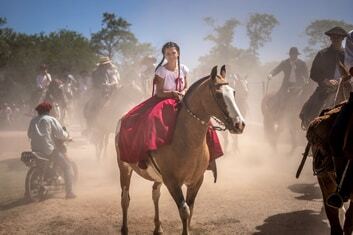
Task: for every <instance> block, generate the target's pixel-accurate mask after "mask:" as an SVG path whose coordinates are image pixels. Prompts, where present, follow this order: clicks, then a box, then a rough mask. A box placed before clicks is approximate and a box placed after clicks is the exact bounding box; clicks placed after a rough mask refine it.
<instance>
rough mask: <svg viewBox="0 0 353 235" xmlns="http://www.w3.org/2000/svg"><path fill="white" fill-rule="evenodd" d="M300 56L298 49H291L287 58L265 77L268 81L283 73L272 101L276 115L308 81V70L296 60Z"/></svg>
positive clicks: (303, 63)
mask: <svg viewBox="0 0 353 235" xmlns="http://www.w3.org/2000/svg"><path fill="white" fill-rule="evenodd" d="M298 55H300V53H299V51H298V48H296V47H291V48H290V50H289V58H288V59H286V60H284V61H282V62H281V63H280V64H279V65H278V66H277V67H276V68H274V69H273V70H272V71H271V72H270V73H269V74H268V76H267V78H268V80H271V79H272V77H274V76H276V75H277V74H278V73H280V72H283V74H284V77H283V81H282V85H281V88H280V89H279V91H278V92H277V94H276V95H275V97H274V99H273V101H274V102H273V104H272V106H273V108H274V109H276V110H275V111H276V112H277V114H278V115H281V113H280V111H281V110H283V108H284V107H285V106H286V105H287V102H286V101H288V99H289V98H292V96H294V95H296V94H298V92H300V91H301V90H302V88H303V87H304V85H305V84H306V82H307V80H308V69H307V66H306V64H305V62H304V61H302V60H301V59H299V58H298Z"/></svg>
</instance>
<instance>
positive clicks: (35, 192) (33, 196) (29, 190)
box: [25, 167, 46, 202]
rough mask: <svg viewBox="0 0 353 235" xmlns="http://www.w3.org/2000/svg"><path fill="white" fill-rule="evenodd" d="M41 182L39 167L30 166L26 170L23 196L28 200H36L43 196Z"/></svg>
mask: <svg viewBox="0 0 353 235" xmlns="http://www.w3.org/2000/svg"><path fill="white" fill-rule="evenodd" d="M42 182H43V171H42V170H41V169H40V168H39V167H32V168H30V169H29V171H28V172H27V176H26V183H25V190H26V191H25V197H26V200H28V201H30V202H38V201H41V200H43V199H44V197H45V194H46V192H45V188H44V186H43V184H42Z"/></svg>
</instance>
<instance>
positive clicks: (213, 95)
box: [181, 82, 230, 131]
mask: <svg viewBox="0 0 353 235" xmlns="http://www.w3.org/2000/svg"><path fill="white" fill-rule="evenodd" d="M224 85H229V83H228V82H222V83H217V84H216V86H217V87H221V86H224ZM208 87H209V91H210V93H211V95H212V97H213V99H214V100H215V101H216V104H217V107H218V108H219V110H221V112H222V114H223V115H224V116H225V119H226V121H229V120H230V118H229V112H228V111H226V110H224V109H223V108H222V107H223V106H222V104H221V102H220V100H219V98H218V97H217V95H216V92H215V89H214V87H213V85H212V83H210V84H209V86H208ZM181 102H182V104H183V105H184V107H185V109H186V112H187V113H188V114H189V115H190V116H191V117H193V118H194V119H196V120H197V121H198V122H199V123H200V124H201V125H203V126H210V127H211V128H212V129H213V130H217V131H226V130H228V129H229V128H227V126H226V125H225V124H224V123H223V122H222V121H221V120H219V119H218V118H216V117H214V116H212V117H211V118H213V119H214V120H215V122H216V123H217V124H218V125H219V126H212V125H210V123H209V121H205V120H202V119H201V118H200V117H199V116H198V115H197V114H195V113H194V112H192V111H191V109H190V108H189V106H188V105H187V103H186V100H184V99H182V101H181Z"/></svg>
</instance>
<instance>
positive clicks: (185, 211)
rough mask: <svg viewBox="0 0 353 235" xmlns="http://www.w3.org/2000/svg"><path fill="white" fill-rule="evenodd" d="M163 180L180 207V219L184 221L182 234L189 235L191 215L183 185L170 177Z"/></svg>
mask: <svg viewBox="0 0 353 235" xmlns="http://www.w3.org/2000/svg"><path fill="white" fill-rule="evenodd" d="M163 180H164V184H165V185H166V186H167V188H168V191H169V193H170V194H171V195H172V197H173V199H174V201H175V203H176V204H177V207H178V209H179V215H180V219H181V222H182V223H183V233H182V235H189V227H188V220H189V217H190V209H189V206H188V205H187V203H186V201H185V198H184V195H183V191H182V190H181V185H179V184H178V183H176V182H177V181H176V180H173V179H170V177H165V178H163Z"/></svg>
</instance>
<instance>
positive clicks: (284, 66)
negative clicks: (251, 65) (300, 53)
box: [271, 59, 308, 89]
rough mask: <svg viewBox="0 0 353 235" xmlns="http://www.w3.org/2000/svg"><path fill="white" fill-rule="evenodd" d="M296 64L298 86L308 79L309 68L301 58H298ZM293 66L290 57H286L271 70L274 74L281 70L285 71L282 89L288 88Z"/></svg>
mask: <svg viewBox="0 0 353 235" xmlns="http://www.w3.org/2000/svg"><path fill="white" fill-rule="evenodd" d="M295 66H296V69H295V76H296V81H295V85H296V86H304V84H305V81H306V80H307V79H308V68H307V67H306V64H305V62H304V61H302V60H300V59H297V60H296V62H295ZM291 68H292V66H291V64H290V59H286V60H283V61H282V62H281V63H280V64H279V65H278V66H277V67H276V68H274V69H273V70H272V71H271V74H272V76H276V75H277V74H278V73H280V72H283V73H284V78H283V82H282V86H281V89H284V88H288V86H289V84H290V82H289V77H290V72H291Z"/></svg>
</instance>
